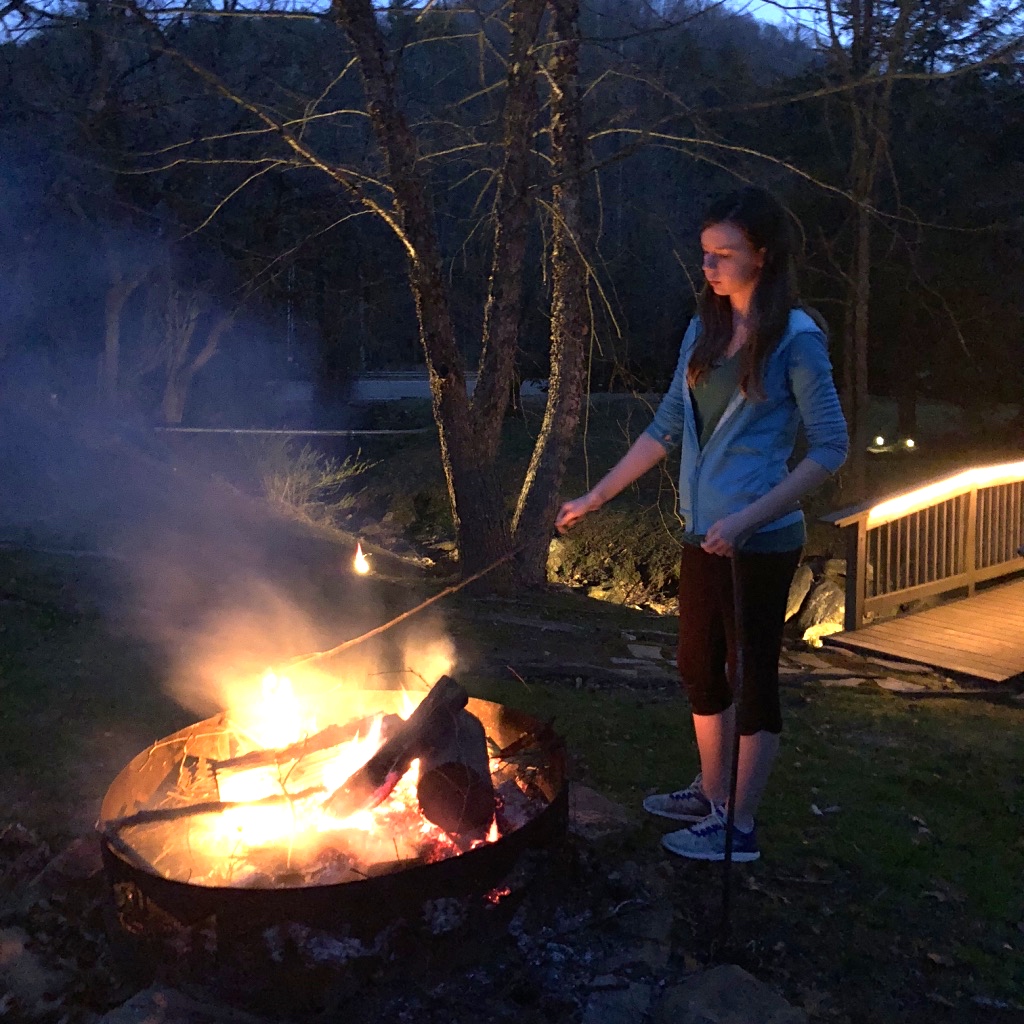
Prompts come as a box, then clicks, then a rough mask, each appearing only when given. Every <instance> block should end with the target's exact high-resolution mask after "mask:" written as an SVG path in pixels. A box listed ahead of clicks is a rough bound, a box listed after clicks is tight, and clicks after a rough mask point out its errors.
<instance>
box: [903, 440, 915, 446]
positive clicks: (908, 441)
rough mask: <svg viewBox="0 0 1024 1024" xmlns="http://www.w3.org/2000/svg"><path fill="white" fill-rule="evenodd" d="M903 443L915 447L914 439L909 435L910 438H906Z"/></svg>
mask: <svg viewBox="0 0 1024 1024" xmlns="http://www.w3.org/2000/svg"><path fill="white" fill-rule="evenodd" d="M903 443H904V444H905V445H906V446H907V447H908V448H913V447H914V439H913V438H912V437H908V438H907V439H906V441H904V442H903Z"/></svg>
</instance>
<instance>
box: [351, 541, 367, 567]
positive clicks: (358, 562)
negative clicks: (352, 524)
mask: <svg viewBox="0 0 1024 1024" xmlns="http://www.w3.org/2000/svg"><path fill="white" fill-rule="evenodd" d="M352 568H353V569H355V571H356V572H357V573H359V575H360V576H365V575H366V574H367V573H368V572H369V571H370V563H369V561H368V560H367V558H366V555H364V554H363V545H362V544H360V543H359V542H358V541H357V542H356V557H355V558H353V559H352Z"/></svg>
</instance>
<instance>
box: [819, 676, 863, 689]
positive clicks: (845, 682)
mask: <svg viewBox="0 0 1024 1024" xmlns="http://www.w3.org/2000/svg"><path fill="white" fill-rule="evenodd" d="M866 682H867V679H865V678H863V677H862V676H841V677H840V678H839V679H822V680H821V685H822V686H832V687H839V688H843V687H847V686H849V687H853V686H860V685H861V684H862V683H866Z"/></svg>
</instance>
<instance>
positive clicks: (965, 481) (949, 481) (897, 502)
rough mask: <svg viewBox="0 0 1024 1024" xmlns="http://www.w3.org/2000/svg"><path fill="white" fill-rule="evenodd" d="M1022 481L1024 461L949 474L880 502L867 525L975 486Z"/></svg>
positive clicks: (889, 519) (950, 496)
mask: <svg viewBox="0 0 1024 1024" xmlns="http://www.w3.org/2000/svg"><path fill="white" fill-rule="evenodd" d="M1020 480H1024V461H1021V462H1003V463H1000V464H999V465H997V466H976V467H974V468H973V469H965V470H964V471H963V472H962V473H956V474H955V475H954V476H950V477H946V479H945V480H937V481H935V483H931V484H926V485H925V486H924V487H918V488H917V489H916V490H913V491H908V492H907V493H906V494H899V495H897V496H896V497H894V498H889V499H887V500H886V501H883V502H880V503H879V504H877V505H875V506H874V507H873V508H871V509H870V510H869V511H868V514H867V527H868V529H871V527H873V526H881V525H882V524H883V523H890V522H892V521H893V520H894V519H900V518H902V517H903V516H906V515H909V514H910V513H911V512H919V511H920V510H921V509H923V508H928V507H929V506H930V505H937V504H939V502H942V501H947V500H948V499H949V498H954V497H956V496H957V495H958V494H966V493H967V492H968V491H970V490H973V489H974V488H975V487H998V486H999V485H1000V484H1012V483H1017V482H1018V481H1020ZM836 522H837V525H843V523H842V522H841V521H839V520H837V521H836Z"/></svg>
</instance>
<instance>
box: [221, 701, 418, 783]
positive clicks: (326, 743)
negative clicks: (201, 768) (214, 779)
mask: <svg viewBox="0 0 1024 1024" xmlns="http://www.w3.org/2000/svg"><path fill="white" fill-rule="evenodd" d="M376 717H377V716H376V715H368V716H366V717H365V718H357V719H355V721H352V722H349V723H347V724H346V725H329V726H327V728H326V729H321V730H320V732H317V733H314V734H313V735H312V736H307V737H306V738H305V739H302V740H299V741H298V742H297V743H292V744H291V745H290V746H287V747H282V748H280V749H273V750H252V751H250V752H249V753H248V754H241V755H239V756H238V757H229V758H225V759H224V760H222V761H217V760H214V759H212V758H211V759H210V761H209V762H208V764H209V766H210V769H211V770H212V771H213V773H214V774H216V773H217V772H223V771H244V770H245V769H247V768H262V767H266V766H269V765H272V764H278V765H281V764H287V763H288V762H289V761H300V760H302V758H304V757H307V756H308V755H310V754H315V753H318V752H319V751H321V750H328V749H330V748H331V747H340V746H341V744H342V743H348V742H349V741H350V740H354V739H355V738H356V737H357V736H359V735H360V734H361V733H366V732H369V731H370V728H371V727H372V725H373V721H374V719H375V718H376ZM400 721H401V719H400V718H399V717H398V715H385V716H384V723H383V726H382V728H383V730H384V736H385V737H387V736H388V735H389V733H390V732H391V730H392V729H393V728H394V725H395V724H396V723H397V722H400Z"/></svg>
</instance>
